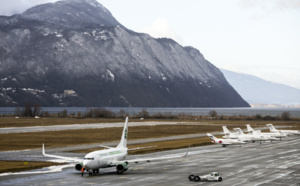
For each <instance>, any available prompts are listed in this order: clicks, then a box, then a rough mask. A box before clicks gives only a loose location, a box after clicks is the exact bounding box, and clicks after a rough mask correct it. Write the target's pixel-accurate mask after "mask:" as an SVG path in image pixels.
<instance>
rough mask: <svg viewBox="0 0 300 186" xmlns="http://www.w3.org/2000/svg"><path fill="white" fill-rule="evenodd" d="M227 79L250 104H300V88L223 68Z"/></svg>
mask: <svg viewBox="0 0 300 186" xmlns="http://www.w3.org/2000/svg"><path fill="white" fill-rule="evenodd" d="M221 71H222V72H223V74H224V75H225V77H226V79H227V81H228V82H229V83H230V84H231V85H232V86H233V88H235V89H236V90H237V92H238V93H239V94H240V95H241V96H242V97H243V98H244V99H245V100H246V101H247V102H248V103H250V104H280V105H297V104H300V90H299V89H296V88H293V87H290V86H287V85H283V84H279V83H273V82H270V81H266V80H263V79H261V78H258V77H255V76H252V75H249V74H243V73H237V72H232V71H229V70H224V69H221Z"/></svg>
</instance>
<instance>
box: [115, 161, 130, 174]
mask: <svg viewBox="0 0 300 186" xmlns="http://www.w3.org/2000/svg"><path fill="white" fill-rule="evenodd" d="M116 168H117V173H119V174H122V173H123V172H125V171H127V170H128V168H129V165H128V163H127V162H124V163H120V164H118V165H117V167H116Z"/></svg>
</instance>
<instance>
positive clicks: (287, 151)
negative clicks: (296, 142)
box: [277, 149, 299, 154]
mask: <svg viewBox="0 0 300 186" xmlns="http://www.w3.org/2000/svg"><path fill="white" fill-rule="evenodd" d="M298 150H299V149H294V150H289V151H285V152H279V153H277V154H287V153H290V152H296V151H298Z"/></svg>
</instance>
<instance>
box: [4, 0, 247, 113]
mask: <svg viewBox="0 0 300 186" xmlns="http://www.w3.org/2000/svg"><path fill="white" fill-rule="evenodd" d="M26 102H31V103H39V104H41V105H42V106H95V107H109V106H120V107H127V106H132V107H248V106H249V104H248V103H247V102H245V101H244V100H243V99H242V98H241V97H240V95H239V94H238V93H237V92H236V91H235V90H234V89H233V88H232V87H231V86H230V85H229V83H228V82H227V81H226V79H225V78H224V76H223V74H222V73H221V71H220V70H219V69H218V68H216V67H215V66H214V65H212V64H211V63H210V62H208V61H207V60H205V58H204V57H203V55H202V54H201V53H200V52H199V51H198V50H196V49H195V48H192V47H182V46H180V45H179V44H178V43H176V42H175V41H173V40H171V39H167V38H161V39H154V38H152V37H150V36H149V35H147V34H142V33H136V32H134V31H131V30H129V29H127V28H126V27H124V26H123V25H121V24H120V23H119V22H118V21H117V20H116V19H115V18H114V17H113V16H112V14H111V13H110V12H109V11H108V10H107V9H106V8H105V7H103V6H102V5H101V4H99V3H98V2H97V1H96V0H64V1H59V2H56V3H48V4H43V5H39V6H35V7H33V8H30V9H28V10H27V11H25V12H24V13H23V14H21V15H13V16H10V17H6V16H1V17H0V106H17V105H24V104H25V103H26Z"/></svg>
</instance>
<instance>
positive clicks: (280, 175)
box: [255, 171, 295, 186]
mask: <svg viewBox="0 0 300 186" xmlns="http://www.w3.org/2000/svg"><path fill="white" fill-rule="evenodd" d="M292 172H295V171H291V172H288V173H285V174H279V176H278V177H276V178H273V179H270V180H267V181H265V182H262V183H259V184H256V185H255V186H258V185H262V184H264V183H268V182H270V181H273V180H276V179H279V178H281V177H283V176H286V175H288V174H291V173H292Z"/></svg>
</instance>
